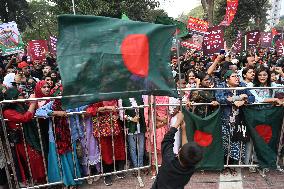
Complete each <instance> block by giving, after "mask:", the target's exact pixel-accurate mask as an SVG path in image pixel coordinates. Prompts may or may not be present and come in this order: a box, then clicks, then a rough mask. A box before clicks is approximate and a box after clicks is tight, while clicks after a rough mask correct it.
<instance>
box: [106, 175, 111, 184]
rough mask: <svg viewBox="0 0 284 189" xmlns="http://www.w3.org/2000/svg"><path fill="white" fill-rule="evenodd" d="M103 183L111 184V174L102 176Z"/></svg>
mask: <svg viewBox="0 0 284 189" xmlns="http://www.w3.org/2000/svg"><path fill="white" fill-rule="evenodd" d="M104 183H105V185H106V186H111V185H112V178H111V175H108V176H105V177H104Z"/></svg>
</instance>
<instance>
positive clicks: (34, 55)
mask: <svg viewBox="0 0 284 189" xmlns="http://www.w3.org/2000/svg"><path fill="white" fill-rule="evenodd" d="M46 52H48V47H47V41H46V40H32V41H30V42H29V43H28V56H30V57H31V60H32V61H33V60H36V59H38V60H41V61H43V60H45V58H46V57H45V54H46Z"/></svg>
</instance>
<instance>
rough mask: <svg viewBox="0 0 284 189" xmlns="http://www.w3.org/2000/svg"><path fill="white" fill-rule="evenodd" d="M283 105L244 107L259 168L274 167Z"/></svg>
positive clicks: (283, 113) (283, 112)
mask: <svg viewBox="0 0 284 189" xmlns="http://www.w3.org/2000/svg"><path fill="white" fill-rule="evenodd" d="M283 110H284V109H283V107H271V108H266V109H258V108H257V107H247V108H245V109H244V110H243V111H244V115H245V120H246V123H247V127H248V130H249V134H250V136H251V139H252V141H253V144H254V150H255V152H256V156H257V159H258V162H259V164H260V167H261V168H276V157H277V151H278V149H277V148H278V144H279V138H280V134H281V127H282V121H283V115H284V111H283Z"/></svg>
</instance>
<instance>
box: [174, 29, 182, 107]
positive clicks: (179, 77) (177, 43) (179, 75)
mask: <svg viewBox="0 0 284 189" xmlns="http://www.w3.org/2000/svg"><path fill="white" fill-rule="evenodd" d="M175 37H176V47H177V63H178V80H179V87H178V88H179V92H180V97H179V98H180V99H179V100H180V111H182V96H181V93H182V91H181V70H180V59H179V56H180V54H179V53H180V52H179V40H178V36H177V32H176V36H175Z"/></svg>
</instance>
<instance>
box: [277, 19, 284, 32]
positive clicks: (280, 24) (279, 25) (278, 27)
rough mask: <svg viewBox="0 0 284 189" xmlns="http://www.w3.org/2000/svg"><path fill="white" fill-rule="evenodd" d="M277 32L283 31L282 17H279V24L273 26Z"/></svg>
mask: <svg viewBox="0 0 284 189" xmlns="http://www.w3.org/2000/svg"><path fill="white" fill-rule="evenodd" d="M275 28H277V29H278V30H283V28H284V16H281V17H280V19H279V23H278V24H277V25H276V26H275Z"/></svg>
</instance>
